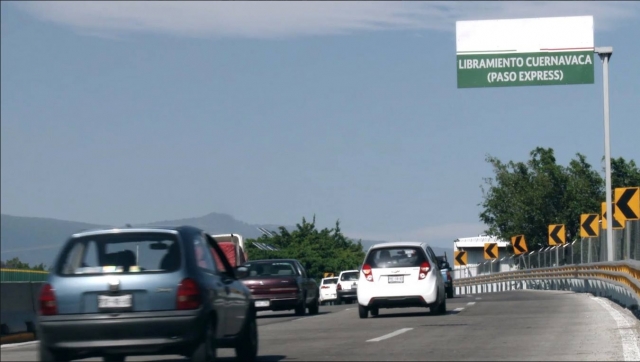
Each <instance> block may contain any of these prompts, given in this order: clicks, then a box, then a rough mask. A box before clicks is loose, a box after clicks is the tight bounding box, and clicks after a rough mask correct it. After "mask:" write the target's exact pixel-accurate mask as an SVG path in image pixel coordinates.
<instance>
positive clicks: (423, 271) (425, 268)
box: [418, 261, 431, 280]
mask: <svg viewBox="0 0 640 362" xmlns="http://www.w3.org/2000/svg"><path fill="white" fill-rule="evenodd" d="M430 270H431V264H429V262H428V261H425V262H422V264H420V275H418V280H422V279H424V278H426V277H427V274H429V271H430Z"/></svg>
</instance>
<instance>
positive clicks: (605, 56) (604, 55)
mask: <svg viewBox="0 0 640 362" xmlns="http://www.w3.org/2000/svg"><path fill="white" fill-rule="evenodd" d="M594 52H595V53H597V54H598V55H599V56H600V59H601V60H602V90H603V93H604V162H605V192H606V202H607V218H608V219H609V220H607V260H608V261H614V260H615V256H616V254H615V251H614V250H613V248H614V242H613V207H612V206H613V205H612V200H611V198H612V197H611V142H610V137H609V59H610V58H611V54H613V47H598V48H595V49H594Z"/></svg>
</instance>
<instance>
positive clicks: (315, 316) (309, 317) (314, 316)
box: [294, 315, 322, 321]
mask: <svg viewBox="0 0 640 362" xmlns="http://www.w3.org/2000/svg"><path fill="white" fill-rule="evenodd" d="M318 317H322V315H313V316H308V317H302V318H296V319H294V321H299V320H301V319H311V318H318Z"/></svg>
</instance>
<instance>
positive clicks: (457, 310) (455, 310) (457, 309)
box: [453, 307, 464, 312]
mask: <svg viewBox="0 0 640 362" xmlns="http://www.w3.org/2000/svg"><path fill="white" fill-rule="evenodd" d="M463 309H464V308H463V307H460V308H456V309H454V310H453V311H454V312H460V311H462V310H463Z"/></svg>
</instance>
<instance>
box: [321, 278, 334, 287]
mask: <svg viewBox="0 0 640 362" xmlns="http://www.w3.org/2000/svg"><path fill="white" fill-rule="evenodd" d="M322 284H323V285H325V284H338V278H331V279H325V280H323V281H322Z"/></svg>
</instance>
